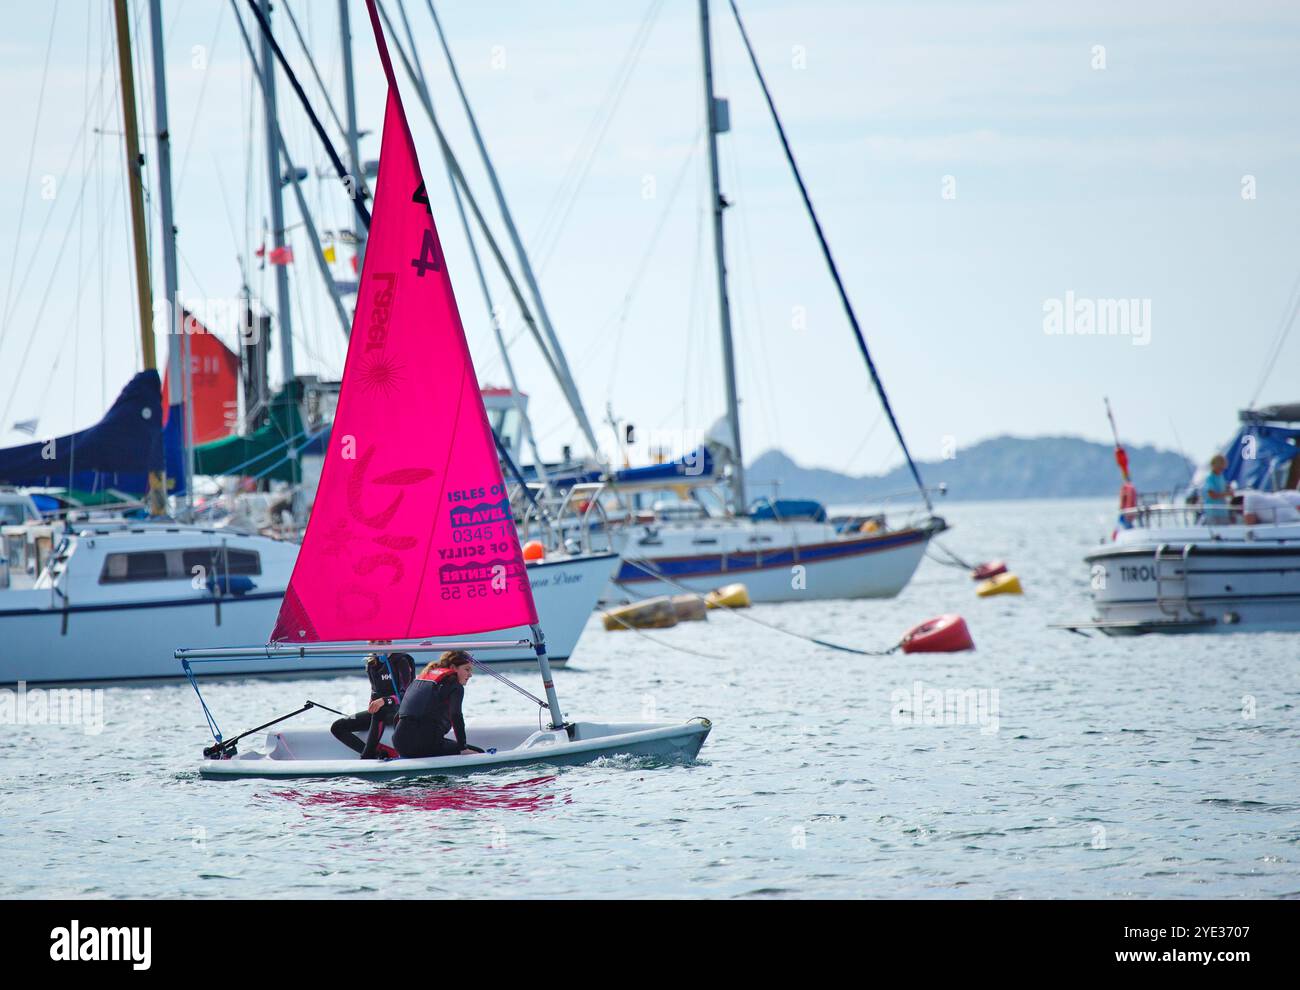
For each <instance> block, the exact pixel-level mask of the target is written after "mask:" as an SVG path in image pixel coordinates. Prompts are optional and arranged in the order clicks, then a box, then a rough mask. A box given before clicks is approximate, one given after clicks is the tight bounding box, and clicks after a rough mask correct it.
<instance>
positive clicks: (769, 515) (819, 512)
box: [749, 498, 826, 522]
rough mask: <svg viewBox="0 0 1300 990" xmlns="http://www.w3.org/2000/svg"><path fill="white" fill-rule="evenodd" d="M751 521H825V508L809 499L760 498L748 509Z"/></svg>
mask: <svg viewBox="0 0 1300 990" xmlns="http://www.w3.org/2000/svg"><path fill="white" fill-rule="evenodd" d="M749 517H750V518H751V519H811V520H812V521H813V522H825V521H826V507H825V506H823V505H822V504H821V503H820V502H817V501H814V500H813V499H810V498H778V499H770V498H761V499H759V500H758V501H757V502H755V503H753V504H752V505H751V506H750V507H749Z"/></svg>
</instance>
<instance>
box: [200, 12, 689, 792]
mask: <svg viewBox="0 0 1300 990" xmlns="http://www.w3.org/2000/svg"><path fill="white" fill-rule="evenodd" d="M366 6H367V8H368V11H369V14H370V22H371V26H372V28H373V29H374V33H375V42H376V44H377V46H378V48H379V55H380V59H381V61H382V62H383V68H384V75H385V76H386V78H387V81H388V102H387V108H386V111H385V115H384V130H383V138H382V145H381V148H380V157H379V162H380V164H379V176H378V179H377V181H376V183H375V193H374V215H373V222H371V223H370V238H369V241H368V247H367V250H366V256H365V261H364V264H363V266H362V270H361V282H360V286H359V288H358V292H357V306H356V311H355V314H354V318H353V332H352V335H351V337H350V340H349V344H348V354H347V359H346V362H345V364H344V368H343V379H342V381H341V383H340V386H339V396H338V406H337V410H336V412H335V416H334V425H333V428H332V430H331V442H330V445H329V447H328V448H327V451H326V454H325V460H324V465H323V467H322V469H321V480H320V485H319V488H318V489H317V493H316V504H315V507H314V509H313V510H312V514H311V518H310V520H309V521H308V524H307V532H306V534H305V535H304V537H303V542H302V548H301V549H300V550H299V552H298V556H297V559H296V561H295V562H294V568H293V574H292V576H291V577H290V579H289V586H288V587H287V588H286V589H285V592H284V598H283V600H282V601H281V603H280V608H279V614H278V615H277V617H276V619H275V625H274V629H273V631H272V632H271V642H270V643H268V644H266V645H265V646H252V647H232V648H224V647H219V648H208V649H178V650H176V651H175V656H176V659H178V660H180V661H181V667H182V669H183V671H184V672H185V675H186V676H187V677H189V679H190V682H191V684H193V686H194V690H195V692H196V693H198V695H199V700H200V703H201V704H202V705H203V713H204V716H205V718H206V719H207V723H208V728H209V729H210V730H211V732H212V737H213V739H214V740H215V742H214V744H213V745H211V746H208V747H207V748H206V749H204V751H203V755H204V759H203V761H202V763H201V764H200V767H199V772H200V774H201V776H203V777H207V778H230V777H300V778H301V777H340V776H352V777H366V778H370V777H375V778H391V777H408V776H429V775H438V774H448V773H466V772H470V771H476V770H491V769H495V768H497V767H511V766H524V765H531V764H548V765H563V764H574V763H588V762H591V761H592V760H596V759H599V758H601V757H611V756H632V757H651V758H655V759H672V760H682V759H686V760H689V759H693V758H694V757H695V756H696V754H698V753H699V751H700V747H701V746H702V745H703V744H704V740H705V738H706V737H707V736H708V734H709V730H710V729H711V728H712V723H710V722H709V720H708V719H703V718H696V719H692V720H691V721H689V722H682V723H678V724H673V723H650V722H644V721H632V720H627V721H616V720H612V721H602V722H598V721H582V722H579V721H567V720H566V719H565V717H564V715H563V713H562V712H561V710H560V702H559V698H558V697H557V695H556V692H555V683H554V681H553V679H552V676H551V665H550V660H549V657H548V655H547V648H546V644H545V640H544V637H543V635H542V629H541V625H540V623H539V619H538V613H537V605H536V602H535V601H534V597H533V588H532V579H531V576H530V574H529V569H528V568H527V567H526V566H525V562H524V555H523V548H522V547H521V545H520V540H519V531H518V529H517V528H516V525H515V519H514V515H513V512H512V511H511V506H510V498H509V494H508V491H507V489H506V486H505V483H504V479H503V478H502V475H501V465H500V463H499V461H498V459H497V457H498V455H497V449H496V444H495V442H494V440H493V437H492V432H491V427H490V426H489V423H488V417H487V412H486V410H485V408H484V405H483V397H482V395H481V393H480V391H479V388H478V385H477V375H476V374H475V372H474V364H473V361H472V360H471V358H470V353H469V346H468V344H467V342H466V340H465V332H464V329H463V327H462V326H461V322H460V314H459V313H458V311H457V309H456V300H455V297H454V295H453V293H452V287H451V281H450V279H449V278H448V275H447V272H446V267H445V263H444V255H443V252H442V247H441V244H440V243H439V240H438V233H437V229H436V227H435V226H434V222H433V215H432V212H431V210H430V207H429V205H428V196H427V195H426V194H425V186H424V181H423V179H422V178H421V176H420V167H419V162H418V161H417V160H416V155H415V145H414V141H413V139H412V137H411V132H410V129H409V127H408V126H407V122H406V115H405V113H404V112H403V110H402V102H401V96H400V93H399V91H398V88H397V84H396V81H395V79H394V77H393V67H392V63H391V61H390V59H389V56H388V49H387V47H386V45H385V43H384V37H383V30H382V28H381V27H380V23H379V17H378V12H377V10H376V7H375V4H374V2H373V0H367V5H366ZM520 627H522V628H524V629H526V630H527V638H526V639H520V638H515V639H494V640H489V641H484V640H482V639H474V638H472V637H475V636H481V635H482V634H485V633H495V634H496V635H497V636H509V635H510V633H509V632H503V631H504V630H516V629H519V628H520ZM452 650H457V651H473V652H474V653H477V652H479V651H486V652H496V651H504V652H507V653H509V652H512V651H514V652H518V651H520V650H527V651H530V652H531V654H532V655H533V656H535V657H536V662H537V666H538V669H539V671H540V673H541V675H542V686H543V688H544V689H545V700H543V699H542V698H538V697H536V696H534V695H532V694H529V693H528V692H527V691H526V690H524V689H523V688H522V687H520V686H519V685H517V684H515V683H514V682H512V681H510V680H508V679H507V678H506V677H504V676H503V675H501V674H500V673H498V672H497V671H495V670H493V669H492V667H491V666H490V665H488V664H486V663H484V662H482V661H479V660H472V662H473V663H474V666H475V667H476V668H477V669H479V670H480V671H483V672H485V673H487V674H489V675H491V676H493V677H495V678H497V679H498V680H501V681H503V682H505V683H506V684H508V685H509V686H510V687H511V688H512V689H513V690H515V691H517V692H518V693H520V694H522V695H524V696H526V697H527V698H528V699H529V700H530V701H531V702H533V703H535V704H536V705H537V706H538V708H539V712H545V713H546V714H549V721H547V720H546V719H545V717H544V716H543V717H541V718H538V719H537V720H532V721H526V722H525V721H521V722H518V723H506V724H501V723H497V724H493V725H488V724H474V723H473V722H471V726H473V727H472V728H471V727H468V726H467V727H466V732H465V738H464V739H462V740H461V741H462V742H465V743H466V745H465V747H463V748H462V751H461V752H460V753H459V754H457V755H445V756H433V757H425V756H422V755H421V756H411V757H407V758H403V757H400V756H399V757H396V758H392V759H387V760H383V759H378V760H377V759H362V758H361V756H360V754H359V753H357V754H354V753H353V752H352V751H351V750H349V749H348V747H347V746H345V745H344V744H343V743H342V742H339V741H338V740H336V739H334V738H333V737H332V735H331V734H330V732H329V731H328V730H326V731H322V730H320V729H312V730H303V731H275V732H272V733H271V734H270V735H269V737H268V740H267V749H266V751H265V752H263V753H240V752H239V751H238V745H237V744H238V742H239V741H240V740H242V739H244V738H247V737H249V736H252V735H254V734H256V733H258V732H261V731H262V730H263V729H269V728H271V726H274V725H278V724H279V723H281V722H284V721H285V720H287V719H289V718H291V717H293V716H295V715H300V714H302V713H303V712H306V711H308V710H310V709H312V708H323V707H324V706H322V705H317V704H316V703H315V702H311V701H308V702H306V704H304V705H303V706H302V707H301V708H299V709H298V710H297V711H294V712H290V713H289V714H288V715H282V716H280V717H278V718H275V719H273V720H272V721H270V722H267V723H265V724H264V725H260V726H258V727H257V728H255V729H250V730H249V731H247V732H244V733H242V734H240V735H238V736H235V737H233V738H231V739H225V738H224V737H223V736H222V733H221V729H220V727H219V726H218V725H217V721H216V719H215V718H214V717H213V715H212V712H211V711H210V710H209V709H208V706H207V703H206V702H204V701H203V695H202V692H201V691H200V690H199V683H198V679H197V678H196V677H195V667H196V665H201V664H216V665H218V666H217V668H215V669H224V668H225V665H228V664H230V663H232V662H235V661H242V662H245V663H254V664H256V663H262V664H264V663H266V662H267V661H268V660H299V661H301V662H302V663H303V664H304V665H308V664H310V663H313V662H320V661H321V660H322V659H324V658H327V657H348V656H353V657H355V656H357V655H358V654H361V653H372V652H373V653H375V654H376V655H378V656H379V657H380V658H382V659H383V661H384V662H385V663H388V662H389V657H390V655H391V654H394V653H398V652H401V653H409V654H412V655H413V656H417V657H418V656H420V655H424V656H425V657H428V656H429V655H430V654H433V655H435V656H436V655H437V654H438V653H440V652H443V651H452ZM358 673H360V672H359V671H358ZM389 678H390V682H391V688H392V691H391V694H392V695H393V697H394V698H395V700H396V701H397V702H398V704H399V715H398V722H399V724H401V720H402V718H404V717H412V718H420V717H423V716H422V715H419V714H416V715H410V713H409V711H408V715H407V716H403V715H402V714H401V711H400V709H401V702H402V696H403V691H402V689H401V688H400V687H399V684H398V678H397V677H395V676H394V675H393V672H392V668H391V666H390V668H389ZM420 679H424V675H421V678H420ZM433 679H436V678H433ZM461 683H462V684H463V683H465V682H464V681H462V682H461ZM407 690H414V688H413V687H412V686H410V685H408V686H407ZM409 707H410V706H408V708H409ZM416 707H418V705H417V706H416ZM331 710H332V709H331ZM338 714H345V713H338ZM453 724H455V723H454V722H453ZM431 748H436V747H425V746H423V744H421V745H420V746H418V747H414V748H412V752H419V753H424V752H428V751H429V749H431ZM474 748H477V749H480V750H483V752H471V751H470V750H472V749H474ZM393 752H396V750H393Z"/></svg>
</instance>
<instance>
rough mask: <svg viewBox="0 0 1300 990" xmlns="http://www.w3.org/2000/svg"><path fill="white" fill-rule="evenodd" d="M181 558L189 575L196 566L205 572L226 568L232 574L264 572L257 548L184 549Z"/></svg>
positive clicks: (220, 570)
mask: <svg viewBox="0 0 1300 990" xmlns="http://www.w3.org/2000/svg"><path fill="white" fill-rule="evenodd" d="M181 558H182V561H183V566H184V569H185V574H186V575H187V576H189V575H192V574H193V573H194V568H196V567H202V568H203V570H204V572H205V573H212V572H217V573H220V572H222V571H226V570H228V571H229V573H231V574H261V573H262V558H261V556H260V555H259V554H258V553H257V551H256V550H225V551H223V550H222V549H221V548H220V547H212V548H210V549H206V550H185V551H182V554H181ZM227 565H228V566H227Z"/></svg>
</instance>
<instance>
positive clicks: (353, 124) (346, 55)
mask: <svg viewBox="0 0 1300 990" xmlns="http://www.w3.org/2000/svg"><path fill="white" fill-rule="evenodd" d="M339 41H340V42H341V43H342V45H343V94H344V103H345V106H346V110H347V135H346V137H347V142H348V166H349V167H350V168H351V169H352V189H351V190H350V191H351V193H352V195H353V196H363V195H364V192H363V190H364V189H365V188H366V175H365V172H364V171H363V170H362V167H361V152H360V151H359V150H358V147H357V142H358V134H357V92H356V85H355V81H354V79H353V76H352V24H351V21H350V20H349V19H348V0H339ZM365 257H366V229H365V227H364V226H361V225H358V230H357V271H358V272H360V271H361V262H362V261H364V260H365Z"/></svg>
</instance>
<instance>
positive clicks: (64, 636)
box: [0, 537, 618, 684]
mask: <svg viewBox="0 0 1300 990" xmlns="http://www.w3.org/2000/svg"><path fill="white" fill-rule="evenodd" d="M249 539H251V540H258V539H261V538H258V537H250V538H249ZM274 542H275V541H270V540H265V541H264V544H274ZM229 543H230V544H231V545H232V546H239V545H242V544H241V543H240V541H238V540H236V539H233V538H231V539H229ZM249 545H253V544H249ZM280 546H282V547H285V548H286V549H288V550H289V551H290V555H289V557H288V562H289V567H285V566H283V565H281V566H280V567H278V568H273V567H271V566H268V567H267V571H268V573H266V574H265V575H264V576H259V577H258V579H257V581H258V584H259V586H258V587H257V588H255V589H254V590H252V591H250V592H248V593H247V594H244V595H242V596H240V595H228V596H224V597H222V598H221V600H220V602H219V604H218V602H217V600H216V599H215V598H214V596H213V595H212V594H211V593H210V592H209V591H207V590H206V589H203V588H200V589H193V588H191V587H190V585H189V584H188V583H186V582H183V581H182V582H180V583H179V588H178V587H177V582H175V581H172V582H153V583H151V585H150V588H151V589H152V594H148V593H147V591H146V589H145V588H144V587H140V588H132V587H130V586H119V587H121V588H122V593H121V597H120V598H119V599H118V600H115V601H98V602H95V601H86V600H85V597H84V596H80V595H76V594H70V595H69V596H68V601H67V603H66V604H65V603H64V602H63V600H62V599H61V598H60V597H59V596H58V595H57V594H56V593H54V592H53V591H52V590H51V589H48V588H46V589H34V590H11V591H6V592H0V644H3V647H2V648H0V684H14V683H17V682H19V681H25V682H27V683H28V684H40V683H52V682H76V681H121V680H135V679H158V678H175V677H182V676H184V674H183V672H182V670H181V667H180V664H179V663H178V662H177V661H176V659H175V658H174V657H173V655H172V653H173V651H174V650H175V649H176V648H177V647H178V646H184V647H187V648H191V649H217V648H221V647H227V646H230V645H232V644H241V643H250V642H251V643H257V642H265V641H266V637H267V635H268V633H269V632H270V630H271V629H272V628H274V626H275V620H276V615H277V614H278V613H279V609H280V600H281V598H282V597H283V594H284V592H283V588H284V582H285V581H287V579H288V576H289V570H290V568H291V564H292V552H293V551H294V550H296V548H295V547H293V546H292V545H285V544H280ZM270 556H271V555H270V554H269V553H266V552H264V553H263V558H264V560H267V558H269V557H270ZM617 559H618V557H617V554H598V555H590V556H585V557H577V558H558V559H556V560H554V561H548V562H544V563H540V564H531V565H529V568H528V574H529V578H530V580H531V581H532V585H533V595H534V600H535V601H536V604H537V611H538V616H539V618H540V621H541V625H542V628H543V629H544V630H545V631H546V646H547V650H548V653H549V656H550V660H551V664H552V665H553V666H556V667H559V666H563V665H564V664H565V662H566V661H567V660H568V658H569V657H570V656H571V655H572V653H573V651H574V649H575V647H576V646H577V644H578V639H579V637H580V636H581V635H582V631H583V629H584V627H585V626H586V623H587V619H588V618H589V617H590V615H591V611H592V609H593V608H594V606H595V604H596V600H597V598H598V596H599V594H600V592H601V589H602V588H603V587H604V585H605V582H606V581H607V580H608V579H609V575H610V572H611V571H612V570H613V568H614V566H615V564H616V563H617ZM267 562H268V565H269V564H270V561H269V560H268V561H267ZM277 578H278V581H277V580H276V579H277ZM277 584H278V587H277ZM128 589H129V594H130V595H131V596H132V597H128ZM529 636H530V632H529V630H528V628H527V627H519V628H515V629H511V630H508V631H507V630H495V631H493V632H490V633H484V634H481V635H479V636H466V637H464V638H465V639H498V640H499V639H528V638H529ZM482 659H483V661H484V662H486V663H492V664H517V663H523V662H528V663H533V662H534V661H535V660H536V657H535V656H534V654H533V652H532V651H531V649H524V650H519V651H516V652H509V651H507V652H500V651H498V652H492V653H485V654H484V656H483V658H482ZM359 663H360V658H359V656H358V657H311V658H310V659H306V660H304V659H293V660H289V659H278V658H277V659H269V658H267V659H257V660H240V661H223V662H217V663H204V664H198V665H196V666H195V671H196V673H198V674H200V675H202V676H204V677H208V676H212V675H251V674H303V673H310V672H316V671H331V670H356V669H358V666H359Z"/></svg>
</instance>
